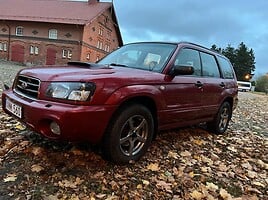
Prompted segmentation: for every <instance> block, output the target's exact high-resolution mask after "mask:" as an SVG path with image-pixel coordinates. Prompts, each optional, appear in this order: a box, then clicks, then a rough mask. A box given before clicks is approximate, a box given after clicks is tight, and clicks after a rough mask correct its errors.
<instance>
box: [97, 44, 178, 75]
mask: <svg viewBox="0 0 268 200" xmlns="http://www.w3.org/2000/svg"><path fill="white" fill-rule="evenodd" d="M176 47H177V46H176V45H175V44H164V43H140V44H138V43H137V44H128V45H125V46H123V47H121V48H119V49H117V50H116V51H114V52H112V53H111V54H109V55H107V56H106V57H104V58H103V59H102V60H100V61H99V62H98V63H99V64H106V65H109V64H113V65H114V66H116V65H118V66H125V67H128V68H137V69H142V70H148V71H155V72H161V71H162V70H163V68H164V67H165V65H166V63H167V61H168V60H169V58H170V57H171V55H172V53H173V52H174V51H175V49H176Z"/></svg>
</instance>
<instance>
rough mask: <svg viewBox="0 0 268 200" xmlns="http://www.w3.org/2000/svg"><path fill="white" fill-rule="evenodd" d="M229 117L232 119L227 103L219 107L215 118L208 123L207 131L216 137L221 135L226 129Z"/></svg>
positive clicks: (229, 106)
mask: <svg viewBox="0 0 268 200" xmlns="http://www.w3.org/2000/svg"><path fill="white" fill-rule="evenodd" d="M231 117H232V109H231V105H230V103H229V102H224V103H223V104H222V105H221V107H220V109H219V111H218V113H217V115H216V118H215V119H214V120H213V121H212V122H209V123H208V124H207V125H208V128H209V130H211V131H212V132H213V133H215V134H218V135H219V134H223V133H224V132H225V131H226V129H227V128H228V125H229V121H230V119H231Z"/></svg>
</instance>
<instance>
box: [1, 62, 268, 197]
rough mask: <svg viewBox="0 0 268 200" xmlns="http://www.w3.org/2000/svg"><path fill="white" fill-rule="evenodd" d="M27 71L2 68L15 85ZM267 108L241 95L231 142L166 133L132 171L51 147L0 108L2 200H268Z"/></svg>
mask: <svg viewBox="0 0 268 200" xmlns="http://www.w3.org/2000/svg"><path fill="white" fill-rule="evenodd" d="M21 68H24V66H19V65H16V64H10V63H7V62H5V61H0V76H1V77H0V81H4V82H5V83H8V84H9V85H10V84H11V82H12V80H13V79H14V76H15V74H16V72H17V71H18V70H19V69H21ZM1 90H2V86H1V88H0V94H1ZM0 103H1V102H0ZM267 104H268V95H264V94H256V93H249V92H247V93H246V92H245V93H239V104H238V107H237V109H236V110H235V111H234V114H233V118H232V121H231V123H230V127H229V128H228V130H227V133H226V134H225V135H222V136H216V135H212V134H211V133H209V132H207V131H206V130H204V129H202V128H200V127H190V128H185V129H178V130H173V131H167V132H163V133H160V134H159V136H158V137H157V138H156V140H155V141H154V142H153V144H152V146H151V147H150V149H149V151H148V152H147V153H146V155H145V156H144V157H143V158H142V159H141V160H140V161H138V162H136V163H130V164H129V165H126V166H117V165H113V164H112V163H109V162H106V161H105V160H103V159H102V158H101V156H100V155H99V153H98V151H96V150H95V149H94V148H92V147H90V146H88V145H85V144H83V145H73V144H69V143H58V142H52V141H49V140H46V139H45V138H42V137H41V136H39V135H37V134H35V133H33V132H31V131H30V130H28V129H26V128H25V127H24V126H23V125H22V124H20V123H18V122H17V121H16V120H14V119H12V118H11V117H9V116H7V115H6V114H4V113H3V111H2V109H0V120H1V124H0V200H2V199H4V200H6V199H16V200H24V199H28V200H32V199H38V200H39V199H44V200H56V199H63V200H65V199H72V200H80V199H81V200H87V199H92V200H93V199H109V200H111V199H173V200H178V199H187V200H188V199H190V200H206V199H208V200H212V199H219V200H268V106H267Z"/></svg>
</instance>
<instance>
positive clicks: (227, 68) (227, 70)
mask: <svg viewBox="0 0 268 200" xmlns="http://www.w3.org/2000/svg"><path fill="white" fill-rule="evenodd" d="M218 61H219V64H220V67H221V71H222V75H223V77H224V78H226V79H233V78H234V73H233V70H232V66H231V64H230V62H229V61H228V60H227V59H225V58H223V57H220V56H218Z"/></svg>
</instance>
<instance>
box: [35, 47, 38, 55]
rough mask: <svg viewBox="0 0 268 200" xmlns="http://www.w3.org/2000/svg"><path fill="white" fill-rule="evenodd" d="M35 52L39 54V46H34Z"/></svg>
mask: <svg viewBox="0 0 268 200" xmlns="http://www.w3.org/2000/svg"><path fill="white" fill-rule="evenodd" d="M34 54H35V55H38V54H39V47H34Z"/></svg>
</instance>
